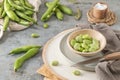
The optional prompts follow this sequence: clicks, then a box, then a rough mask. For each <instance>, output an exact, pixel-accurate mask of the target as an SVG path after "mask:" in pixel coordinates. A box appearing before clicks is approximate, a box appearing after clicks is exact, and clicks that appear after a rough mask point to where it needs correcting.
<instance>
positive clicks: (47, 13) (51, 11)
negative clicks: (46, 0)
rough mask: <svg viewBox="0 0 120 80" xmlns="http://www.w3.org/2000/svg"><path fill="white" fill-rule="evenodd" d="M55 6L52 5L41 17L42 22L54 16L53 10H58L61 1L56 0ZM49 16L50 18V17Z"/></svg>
mask: <svg viewBox="0 0 120 80" xmlns="http://www.w3.org/2000/svg"><path fill="white" fill-rule="evenodd" d="M52 3H53V5H51V6H50V7H49V8H48V9H47V11H46V12H45V13H44V14H43V15H42V17H41V20H42V21H46V20H48V19H49V18H50V16H51V15H52V13H53V9H55V8H57V4H58V3H59V0H54V1H53V2H52ZM48 16H49V17H48Z"/></svg>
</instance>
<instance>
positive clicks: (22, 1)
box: [20, 0, 34, 11]
mask: <svg viewBox="0 0 120 80" xmlns="http://www.w3.org/2000/svg"><path fill="white" fill-rule="evenodd" d="M20 2H21V4H22V6H23V7H24V8H25V9H28V10H30V11H34V10H33V9H32V8H29V7H27V6H26V5H25V0H20Z"/></svg>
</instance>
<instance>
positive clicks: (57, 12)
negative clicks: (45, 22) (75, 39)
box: [55, 9, 63, 20]
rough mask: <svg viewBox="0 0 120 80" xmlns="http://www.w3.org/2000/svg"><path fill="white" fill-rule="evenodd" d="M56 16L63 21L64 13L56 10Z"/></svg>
mask: <svg viewBox="0 0 120 80" xmlns="http://www.w3.org/2000/svg"><path fill="white" fill-rule="evenodd" d="M55 14H56V17H57V18H58V19H59V20H63V13H62V12H61V11H60V10H59V9H56V10H55Z"/></svg>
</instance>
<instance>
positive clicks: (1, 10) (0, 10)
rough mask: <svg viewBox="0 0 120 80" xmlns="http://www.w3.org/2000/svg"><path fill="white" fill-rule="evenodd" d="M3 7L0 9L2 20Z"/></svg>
mask: <svg viewBox="0 0 120 80" xmlns="http://www.w3.org/2000/svg"><path fill="white" fill-rule="evenodd" d="M2 13H3V7H0V18H2Z"/></svg>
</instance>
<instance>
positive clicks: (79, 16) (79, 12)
mask: <svg viewBox="0 0 120 80" xmlns="http://www.w3.org/2000/svg"><path fill="white" fill-rule="evenodd" d="M74 17H75V19H76V20H79V19H80V18H81V11H80V9H79V8H77V12H76V14H75V16H74Z"/></svg>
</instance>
